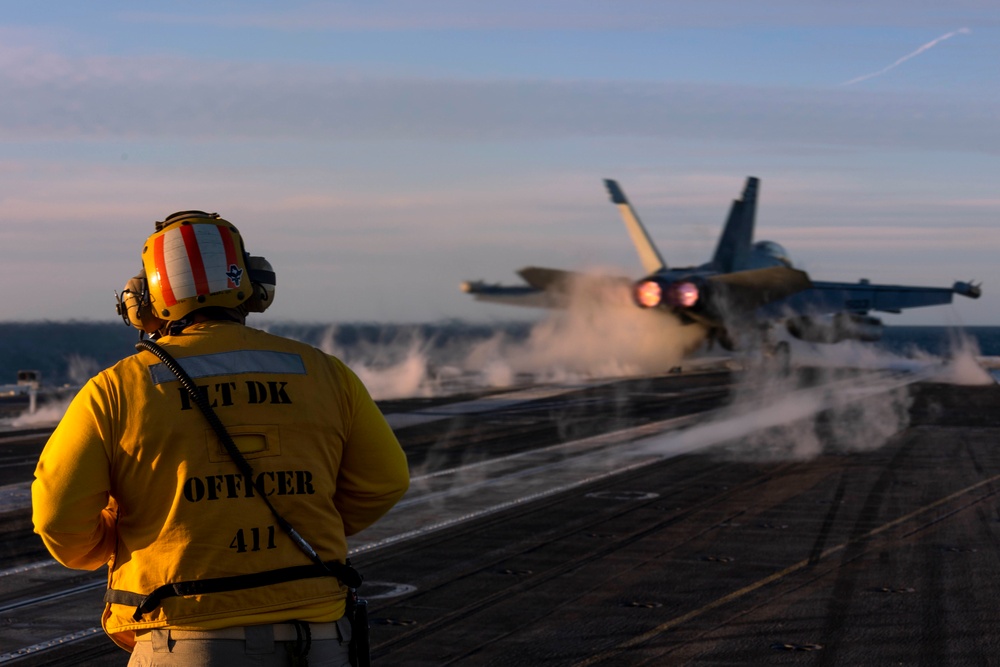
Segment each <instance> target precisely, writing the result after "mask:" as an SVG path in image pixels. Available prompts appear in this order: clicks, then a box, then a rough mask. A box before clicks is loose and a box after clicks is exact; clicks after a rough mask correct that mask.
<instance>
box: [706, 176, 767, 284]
mask: <svg viewBox="0 0 1000 667" xmlns="http://www.w3.org/2000/svg"><path fill="white" fill-rule="evenodd" d="M759 183H760V181H758V180H757V179H756V178H754V177H753V176H750V177H748V178H747V183H746V186H745V187H744V188H743V198H742V199H737V200H735V201H734V202H733V207H732V208H731V209H729V218H728V219H727V220H726V226H725V227H724V228H723V230H722V235H721V236H720V237H719V245H718V246H717V247H716V249H715V256H714V257H713V258H712V265H713V266H714V267H715V268H716V269H717V270H719V271H722V272H724V273H729V272H732V271H743V270H745V269H747V268H749V267H748V260H749V258H750V245H751V244H752V243H753V227H754V220H755V219H756V216H757V190H758V189H759Z"/></svg>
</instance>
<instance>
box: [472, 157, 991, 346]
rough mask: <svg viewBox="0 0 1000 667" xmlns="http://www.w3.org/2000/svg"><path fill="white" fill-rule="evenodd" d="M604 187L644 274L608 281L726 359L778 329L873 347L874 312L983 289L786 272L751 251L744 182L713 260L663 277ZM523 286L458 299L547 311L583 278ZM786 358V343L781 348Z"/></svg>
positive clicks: (541, 276)
mask: <svg viewBox="0 0 1000 667" xmlns="http://www.w3.org/2000/svg"><path fill="white" fill-rule="evenodd" d="M604 185H605V187H606V188H607V190H608V194H609V195H610V196H611V201H612V203H614V204H615V206H617V207H618V210H619V212H620V213H621V216H622V219H623V220H624V221H625V227H626V229H627V230H628V233H629V236H630V237H631V240H632V243H633V244H634V245H635V248H636V250H637V252H638V254H639V260H640V262H641V264H642V267H643V269H644V271H645V275H644V277H642V278H640V279H639V280H635V281H633V280H630V279H628V278H624V277H619V276H609V277H607V280H609V281H611V282H612V283H613V284H620V285H626V286H627V287H628V289H629V290H630V292H631V295H632V299H633V301H634V304H635V306H636V307H639V308H645V309H657V310H660V311H666V312H669V313H672V314H673V315H675V316H676V317H677V318H678V319H679V320H680V321H681V322H682V323H684V324H699V325H701V326H703V327H704V328H705V329H706V332H707V336H708V340H709V342H710V344H711V343H714V342H718V343H719V344H720V345H721V346H722V347H724V348H726V349H728V350H732V349H734V347H737V346H738V344H739V345H740V346H742V345H743V344H744V343H746V342H748V341H749V340H757V341H761V340H763V342H764V343H765V345H766V346H767V348H768V349H772V351H773V348H771V347H770V343H769V340H770V334H771V333H773V331H772V330H773V328H774V327H776V326H782V325H783V326H784V327H785V328H786V329H787V331H788V332H789V333H790V334H791V335H792V336H794V337H796V338H799V339H801V340H805V341H808V342H813V343H836V342H840V341H842V340H848V339H856V340H862V341H877V340H879V339H880V338H881V336H882V327H883V325H882V321H881V320H880V319H878V318H876V317H874V316H872V315H871V312H873V311H875V312H887V313H899V312H901V311H902V310H904V309H907V308H918V307H923V306H935V305H942V304H948V303H951V300H952V295H953V294H961V295H962V296H966V297H969V298H973V299H975V298H978V297H979V296H980V294H981V292H982V291H981V288H980V285H977V284H974V283H972V282H971V281H970V282H956V283H955V284H954V285H952V286H951V287H950V288H949V287H916V286H904V285H876V284H872V283H871V282H869V281H868V280H865V279H862V280H860V281H858V282H857V283H841V282H822V281H816V280H812V279H811V278H810V277H809V275H808V274H806V273H805V272H804V271H801V270H799V269H796V268H794V267H793V266H792V262H791V260H790V259H789V257H788V253H787V252H785V249H784V248H782V247H781V246H780V245H778V244H777V243H774V242H773V241H756V242H754V240H753V236H754V224H755V218H756V210H757V196H758V192H759V189H760V181H759V179H757V178H754V177H752V176H751V177H748V178H747V180H746V185H745V187H744V189H743V195H742V197H741V198H740V199H737V200H734V201H733V204H732V207H731V208H730V211H729V217H728V219H727V220H726V224H725V226H724V228H723V230H722V234H721V235H720V237H719V240H718V244H717V246H716V249H715V254H714V255H713V256H712V259H711V260H709V261H708V262H706V263H705V264H701V265H700V266H691V267H683V268H668V267H667V264H666V262H665V261H664V260H663V256H662V255H661V254H660V251H659V250H658V249H657V248H656V245H655V244H654V243H653V240H652V239H651V238H650V236H649V234H648V233H647V231H646V228H645V227H644V226H643V224H642V221H641V220H640V219H639V216H638V214H637V213H636V212H635V210H634V209H633V208H632V205H631V204H630V203H629V201H628V199H627V198H626V197H625V193H624V192H623V191H622V189H621V187H619V185H618V183H617V182H615V181H613V180H605V181H604ZM518 275H520V276H521V278H522V279H523V280H524V282H525V284H523V285H498V284H487V283H485V282H483V281H469V282H465V283H462V290H463V291H465V292H467V293H469V294H472V295H473V296H474V297H475V298H476V299H478V300H480V301H493V302H499V303H506V304H512V305H522V306H538V307H547V308H559V307H565V306H566V305H567V304H568V302H569V299H570V294H571V292H572V290H573V289H574V288H573V285H574V281H577V280H585V279H586V276H585V274H582V273H577V272H572V271H562V270H559V269H547V268H541V267H526V268H523V269H521V270H520V271H518ZM583 284H586V283H583ZM778 346H780V349H781V351H783V352H785V353H787V350H788V346H787V344H782V343H779V344H778Z"/></svg>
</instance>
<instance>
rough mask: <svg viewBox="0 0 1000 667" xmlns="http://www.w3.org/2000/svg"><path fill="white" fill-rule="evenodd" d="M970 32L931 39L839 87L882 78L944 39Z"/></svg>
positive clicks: (965, 29) (967, 30)
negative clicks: (894, 60) (874, 70)
mask: <svg viewBox="0 0 1000 667" xmlns="http://www.w3.org/2000/svg"><path fill="white" fill-rule="evenodd" d="M971 32H972V31H971V30H969V29H968V28H959V29H958V30H952V31H951V32H949V33H946V34H944V35H941V36H940V37H938V38H936V39H932V40H931V41H929V42H927V43H926V44H924V45H923V46H921V47H920V48H919V49H917V50H916V51H914V52H913V53H908V54H906V55H905V56H903V57H902V58H900V59H899V60H897V61H896V62H894V63H892V64H891V65H889V66H887V67H883V68H882V69H880V70H879V71H877V72H872V73H871V74H865V75H864V76H859V77H857V78H854V79H851V80H850V81H845V82H844V83H842V84H840V85H842V86H851V85H854V84H855V83H860V82H862V81H866V80H868V79H873V78H875V77H877V76H882V75H883V74H885V73H886V72H889V71H891V70H894V69H896V68H897V67H899V66H900V65H902V64H903V63H905V62H906V61H907V60H909V59H911V58H916V57H917V56H919V55H920V54H921V53H923V52H924V51H929V50H930V49H933V48H934V47H935V46H937V45H938V44H940V43H941V42H943V41H945V40H946V39H951V38H952V37H954V36H955V35H968V34H969V33H971Z"/></svg>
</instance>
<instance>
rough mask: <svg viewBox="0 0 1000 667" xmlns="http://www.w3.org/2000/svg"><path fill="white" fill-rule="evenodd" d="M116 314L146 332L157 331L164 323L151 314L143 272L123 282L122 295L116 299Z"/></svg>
mask: <svg viewBox="0 0 1000 667" xmlns="http://www.w3.org/2000/svg"><path fill="white" fill-rule="evenodd" d="M118 314H119V315H120V316H121V318H122V319H123V320H124V321H125V323H126V324H131V325H132V326H134V327H135V328H136V329H141V330H142V331H145V332H146V333H148V334H151V333H154V332H156V331H158V330H159V329H160V328H161V327H162V326H163V325H164V324H165V322H164V321H163V320H161V319H160V318H158V317H156V316H155V315H153V310H152V308H151V307H150V304H149V289H148V287H147V285H146V274H145V273H140V274H139V275H137V276H134V277H132V278H130V279H129V281H128V282H127V283H125V287H124V289H122V295H121V297H119V299H118Z"/></svg>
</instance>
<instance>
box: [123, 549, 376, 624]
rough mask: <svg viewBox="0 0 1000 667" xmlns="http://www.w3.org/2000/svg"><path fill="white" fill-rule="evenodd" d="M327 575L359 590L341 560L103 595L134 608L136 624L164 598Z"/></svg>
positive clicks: (357, 577) (353, 573)
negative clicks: (138, 591) (144, 592)
mask: <svg viewBox="0 0 1000 667" xmlns="http://www.w3.org/2000/svg"><path fill="white" fill-rule="evenodd" d="M328 576H333V577H336V578H337V579H339V580H340V583H342V584H343V585H345V586H347V587H348V588H358V587H359V586H361V575H360V574H359V573H358V571H357V570H355V569H354V568H353V567H351V566H350V565H345V564H344V563H341V562H340V561H329V562H327V563H323V566H320V565H319V564H316V563H313V564H310V565H294V566H292V567H283V568H280V569H277V570H265V571H264V572H253V573H251V574H238V575H235V576H232V577H216V578H213V579H198V580H194V581H178V582H176V583H173V584H164V585H163V586H160V587H159V588H157V589H155V590H154V591H153V592H152V593H150V594H148V595H143V594H142V593H132V592H131V591H120V590H117V589H114V588H109V589H108V590H107V591H106V592H105V593H104V601H105V602H107V603H111V604H122V605H128V606H132V605H135V613H133V614H132V620H135V621H138V620H139V619H140V618H141V617H142V615H143V614H148V613H149V612H151V611H153V610H154V609H156V608H157V607H159V606H160V603H162V602H163V601H164V600H166V599H167V598H172V597H186V596H189V595H205V594H207V593H224V592H227V591H238V590H241V589H244V588H258V587H260V586H270V585H272V584H282V583H285V582H286V581H295V580H297V579H312V578H315V577H328Z"/></svg>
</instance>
